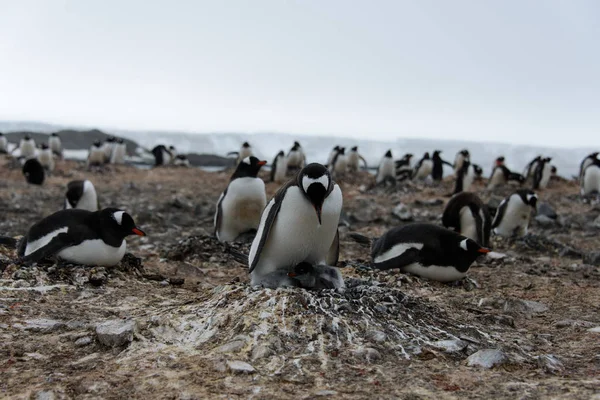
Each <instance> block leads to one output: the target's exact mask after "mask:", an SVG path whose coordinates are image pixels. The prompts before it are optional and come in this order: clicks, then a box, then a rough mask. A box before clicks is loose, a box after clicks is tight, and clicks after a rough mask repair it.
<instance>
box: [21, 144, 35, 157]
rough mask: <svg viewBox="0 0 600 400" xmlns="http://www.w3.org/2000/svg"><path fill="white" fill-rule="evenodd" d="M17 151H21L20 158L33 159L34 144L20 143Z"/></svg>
mask: <svg viewBox="0 0 600 400" xmlns="http://www.w3.org/2000/svg"><path fill="white" fill-rule="evenodd" d="M19 149H20V150H21V156H23V157H25V158H32V157H35V142H34V141H33V140H28V141H21V145H20V146H19Z"/></svg>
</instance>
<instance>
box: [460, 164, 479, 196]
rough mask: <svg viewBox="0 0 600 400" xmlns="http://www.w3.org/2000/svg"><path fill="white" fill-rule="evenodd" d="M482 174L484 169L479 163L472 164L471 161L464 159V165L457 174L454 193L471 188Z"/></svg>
mask: <svg viewBox="0 0 600 400" xmlns="http://www.w3.org/2000/svg"><path fill="white" fill-rule="evenodd" d="M482 174H483V170H482V169H481V167H480V166H479V165H477V164H471V162H470V161H467V160H463V162H462V166H461V167H460V169H459V170H458V173H457V175H456V184H455V185H454V192H453V194H456V193H460V192H463V191H464V192H468V191H469V190H471V185H472V184H473V181H474V180H475V179H477V178H480V177H481V175H482Z"/></svg>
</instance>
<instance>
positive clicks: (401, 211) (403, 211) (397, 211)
mask: <svg viewBox="0 0 600 400" xmlns="http://www.w3.org/2000/svg"><path fill="white" fill-rule="evenodd" d="M392 214H393V215H395V216H396V217H398V218H400V221H412V220H413V219H414V217H413V215H412V212H411V211H410V209H409V208H408V206H407V205H406V204H404V203H400V204H398V205H397V206H396V207H394V210H393V211H392Z"/></svg>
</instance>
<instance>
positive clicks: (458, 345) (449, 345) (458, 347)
mask: <svg viewBox="0 0 600 400" xmlns="http://www.w3.org/2000/svg"><path fill="white" fill-rule="evenodd" d="M431 344H432V346H433V347H435V348H437V349H440V350H443V351H444V352H446V353H457V352H460V351H463V350H464V349H465V348H466V347H467V346H468V345H469V344H468V343H467V342H465V341H463V340H460V339H450V340H438V341H437V342H433V343H431Z"/></svg>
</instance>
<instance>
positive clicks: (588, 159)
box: [579, 151, 600, 183]
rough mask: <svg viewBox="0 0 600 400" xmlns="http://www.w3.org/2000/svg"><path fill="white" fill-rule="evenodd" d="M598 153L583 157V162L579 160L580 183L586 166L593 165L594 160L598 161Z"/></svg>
mask: <svg viewBox="0 0 600 400" xmlns="http://www.w3.org/2000/svg"><path fill="white" fill-rule="evenodd" d="M598 154H600V153H598V152H597V151H596V152H594V153H592V154H590V155H588V156H587V157H585V158H584V159H583V160H581V164H580V165H579V182H580V183H581V179H582V178H583V171H585V169H586V168H587V166H588V165H591V164H593V163H594V160H597V159H598Z"/></svg>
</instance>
